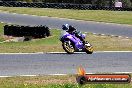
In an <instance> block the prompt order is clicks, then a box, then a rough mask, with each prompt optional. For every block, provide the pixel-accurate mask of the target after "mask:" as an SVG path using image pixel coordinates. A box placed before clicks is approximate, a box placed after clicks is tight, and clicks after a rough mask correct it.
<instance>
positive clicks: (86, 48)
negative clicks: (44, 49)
mask: <svg viewBox="0 0 132 88" xmlns="http://www.w3.org/2000/svg"><path fill="white" fill-rule="evenodd" d="M78 35H79V36H81V37H82V38H83V39H85V37H86V35H85V34H82V33H81V32H80V31H79V32H78ZM60 41H61V42H62V47H63V49H64V50H65V51H66V52H67V53H68V54H73V53H74V52H86V53H87V54H92V53H93V46H92V45H91V44H90V43H89V42H85V44H83V42H82V41H81V40H80V39H79V38H77V37H76V36H75V34H69V33H68V32H66V31H63V32H62V33H61V36H60Z"/></svg>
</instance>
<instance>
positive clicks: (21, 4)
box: [0, 1, 132, 11]
mask: <svg viewBox="0 0 132 88" xmlns="http://www.w3.org/2000/svg"><path fill="white" fill-rule="evenodd" d="M0 6H8V7H35V8H36V7H37V8H57V9H81V10H120V11H132V7H131V8H115V7H110V6H107V7H102V6H96V5H95V6H93V5H91V4H71V3H43V2H32V3H27V2H15V1H10V2H7V1H0Z"/></svg>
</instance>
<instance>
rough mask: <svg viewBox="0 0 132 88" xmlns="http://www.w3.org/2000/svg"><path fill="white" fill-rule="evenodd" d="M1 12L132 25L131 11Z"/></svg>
mask: <svg viewBox="0 0 132 88" xmlns="http://www.w3.org/2000/svg"><path fill="white" fill-rule="evenodd" d="M0 10H1V11H8V12H11V13H20V14H31V15H38V16H49V17H60V18H70V19H77V20H86V21H97V22H107V23H118V24H129V25H132V12H130V11H106V10H73V9H51V8H20V7H0Z"/></svg>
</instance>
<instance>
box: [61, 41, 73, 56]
mask: <svg viewBox="0 0 132 88" xmlns="http://www.w3.org/2000/svg"><path fill="white" fill-rule="evenodd" d="M62 47H63V49H64V50H65V51H66V52H67V53H68V54H73V53H74V52H75V49H74V45H73V44H72V42H71V41H64V42H63V43H62Z"/></svg>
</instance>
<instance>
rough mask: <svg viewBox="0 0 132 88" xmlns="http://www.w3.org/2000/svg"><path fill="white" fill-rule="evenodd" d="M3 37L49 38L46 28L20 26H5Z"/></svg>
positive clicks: (48, 31)
mask: <svg viewBox="0 0 132 88" xmlns="http://www.w3.org/2000/svg"><path fill="white" fill-rule="evenodd" d="M4 35H7V36H13V37H23V36H24V37H25V36H31V37H33V38H45V37H48V36H50V35H51V34H50V30H49V28H48V27H47V26H42V25H40V26H20V25H5V26H4Z"/></svg>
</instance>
